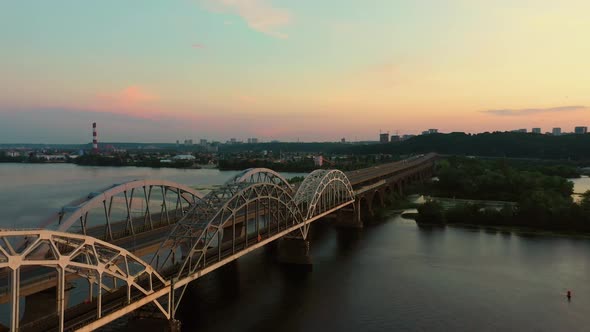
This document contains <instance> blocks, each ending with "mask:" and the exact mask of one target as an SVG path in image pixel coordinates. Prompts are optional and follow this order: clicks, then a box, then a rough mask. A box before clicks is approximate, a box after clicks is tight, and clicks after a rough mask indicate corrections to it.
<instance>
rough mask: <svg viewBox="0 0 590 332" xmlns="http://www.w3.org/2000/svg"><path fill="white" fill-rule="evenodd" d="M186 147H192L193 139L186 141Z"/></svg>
mask: <svg viewBox="0 0 590 332" xmlns="http://www.w3.org/2000/svg"><path fill="white" fill-rule="evenodd" d="M184 145H185V146H192V145H193V140H192V139H185V140H184Z"/></svg>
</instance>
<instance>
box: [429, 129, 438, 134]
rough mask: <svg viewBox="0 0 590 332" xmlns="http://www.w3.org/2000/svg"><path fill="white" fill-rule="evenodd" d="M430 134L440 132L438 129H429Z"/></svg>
mask: <svg viewBox="0 0 590 332" xmlns="http://www.w3.org/2000/svg"><path fill="white" fill-rule="evenodd" d="M428 133H429V134H438V129H428Z"/></svg>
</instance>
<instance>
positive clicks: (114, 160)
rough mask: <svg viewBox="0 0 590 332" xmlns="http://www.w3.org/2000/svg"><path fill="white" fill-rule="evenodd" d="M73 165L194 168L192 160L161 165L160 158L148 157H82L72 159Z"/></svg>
mask: <svg viewBox="0 0 590 332" xmlns="http://www.w3.org/2000/svg"><path fill="white" fill-rule="evenodd" d="M73 161H74V163H75V164H77V165H80V166H113V167H120V166H137V167H153V168H196V167H195V166H194V165H193V164H194V163H193V161H192V160H176V161H173V162H171V163H162V162H161V161H160V158H156V157H150V156H138V157H136V158H135V159H130V158H127V157H126V156H125V155H113V156H101V155H90V154H88V155H83V156H80V157H78V158H76V159H73Z"/></svg>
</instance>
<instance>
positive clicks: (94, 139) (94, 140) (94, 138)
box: [92, 122, 98, 153]
mask: <svg viewBox="0 0 590 332" xmlns="http://www.w3.org/2000/svg"><path fill="white" fill-rule="evenodd" d="M92 152H94V153H98V134H97V133H96V122H93V123H92Z"/></svg>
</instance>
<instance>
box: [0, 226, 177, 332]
mask: <svg viewBox="0 0 590 332" xmlns="http://www.w3.org/2000/svg"><path fill="white" fill-rule="evenodd" d="M38 266H42V267H50V268H55V269H56V271H57V275H58V278H57V279H58V282H57V316H58V321H59V322H58V328H59V330H60V331H63V330H64V328H65V326H64V324H65V322H64V316H65V312H66V307H65V302H66V299H65V289H66V274H75V275H77V276H79V277H82V278H85V279H86V280H87V281H88V283H89V284H90V285H91V287H90V289H93V287H92V285H94V284H96V286H97V290H98V292H97V295H96V300H95V301H96V317H97V318H100V317H101V316H102V314H103V308H102V299H103V294H104V293H107V292H111V291H112V290H113V288H115V287H116V285H117V281H120V282H122V283H123V284H125V286H126V287H125V288H126V298H127V300H126V302H127V303H131V295H132V294H134V293H140V294H143V295H150V294H153V293H154V291H155V290H156V289H160V288H162V287H165V286H166V285H167V284H169V281H167V280H165V279H164V278H163V277H162V276H160V274H158V272H156V271H155V269H154V268H153V267H151V266H150V265H149V264H147V263H146V262H144V261H142V259H140V258H139V257H136V256H135V255H133V254H131V253H130V252H128V251H127V250H125V249H122V248H119V247H117V246H114V245H112V244H110V243H108V242H105V241H101V240H98V239H95V238H93V237H90V236H86V235H79V234H71V233H64V232H56V231H50V230H42V229H38V230H10V231H7V230H3V231H2V232H0V270H2V271H6V269H9V270H10V293H11V294H10V297H11V306H12V310H11V316H10V317H11V319H10V320H11V331H18V330H19V312H20V308H19V306H20V304H19V289H20V283H21V277H20V274H21V270H23V269H26V268H27V267H38ZM155 304H156V306H158V307H161V305H160V303H158V302H155ZM162 310H164V308H162Z"/></svg>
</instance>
